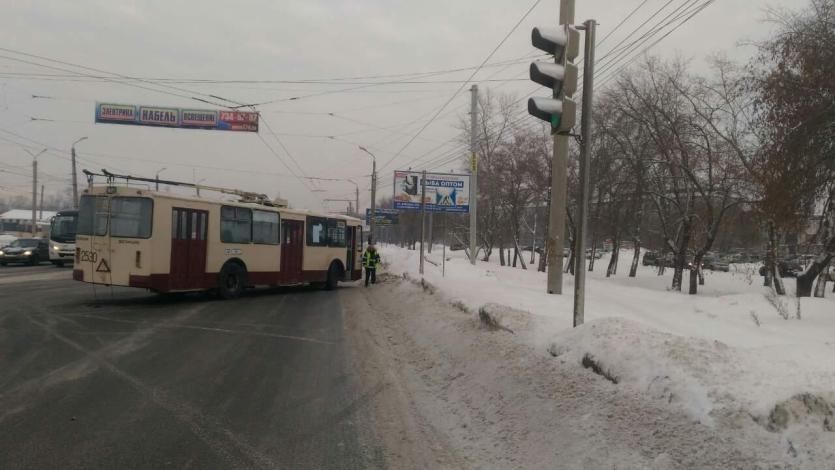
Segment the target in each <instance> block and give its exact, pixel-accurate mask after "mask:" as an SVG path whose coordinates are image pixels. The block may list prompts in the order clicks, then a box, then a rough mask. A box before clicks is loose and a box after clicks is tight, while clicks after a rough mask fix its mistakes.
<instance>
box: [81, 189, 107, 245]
mask: <svg viewBox="0 0 835 470" xmlns="http://www.w3.org/2000/svg"><path fill="white" fill-rule="evenodd" d="M108 202H109V201H108V199H107V198H106V197H104V196H81V202H80V203H79V204H78V226H77V227H76V233H77V234H80V235H97V236H102V235H105V234H107V216H108V215H109V212H110V211H109V207H108Z"/></svg>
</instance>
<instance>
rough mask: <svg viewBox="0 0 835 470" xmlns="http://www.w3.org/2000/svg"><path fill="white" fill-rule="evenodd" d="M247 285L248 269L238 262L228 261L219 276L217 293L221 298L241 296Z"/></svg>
mask: <svg viewBox="0 0 835 470" xmlns="http://www.w3.org/2000/svg"><path fill="white" fill-rule="evenodd" d="M245 286H246V269H245V268H244V267H243V266H241V265H240V264H238V263H226V264H225V265H224V266H223V269H221V270H220V274H219V275H218V277H217V293H218V295H220V298H221V299H235V298H238V297H240V296H241V294H242V293H243V291H244V287H245Z"/></svg>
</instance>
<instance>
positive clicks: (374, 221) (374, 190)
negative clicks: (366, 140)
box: [369, 157, 377, 242]
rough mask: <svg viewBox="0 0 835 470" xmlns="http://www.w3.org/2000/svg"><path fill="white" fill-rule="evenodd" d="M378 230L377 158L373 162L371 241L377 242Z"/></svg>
mask: <svg viewBox="0 0 835 470" xmlns="http://www.w3.org/2000/svg"><path fill="white" fill-rule="evenodd" d="M375 228H377V158H376V157H375V158H374V159H373V160H372V161H371V226H370V227H369V229H370V230H371V241H372V242H373V241H375V240H376V239H375V238H374V237H376V233H374V229H375Z"/></svg>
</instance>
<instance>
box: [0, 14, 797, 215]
mask: <svg viewBox="0 0 835 470" xmlns="http://www.w3.org/2000/svg"><path fill="white" fill-rule="evenodd" d="M702 2H703V0H646V1H644V0H583V1H578V2H577V3H578V6H577V12H576V13H577V14H576V20H577V22H578V23H579V22H581V21H582V20H584V19H587V18H595V19H597V20H598V22H599V23H600V26H599V29H598V42H599V49H598V52H597V57H598V70H600V71H601V72H602V74H601V75H600V77H601V78H605V71H606V66H607V63H608V66H609V70H611V71H614V70H616V69H617V66H618V65H619V64H620V63H618V62H613V61H617V60H618V59H620V58H621V54H617V53H615V54H611V55H609V56H607V55H606V54H607V52H609V51H611V49H612V48H613V47H615V46H616V45H618V44H619V43H621V41H623V40H625V39H626V41H625V42H624V43H623V44H629V43H630V42H631V41H634V40H635V39H636V38H637V37H640V36H641V35H642V34H644V32H646V31H647V30H649V29H651V28H652V27H655V26H657V24H658V22H659V21H662V20H663V19H664V18H665V17H667V15H669V14H673V15H675V13H674V12H675V11H676V9H679V8H681V9H680V10H677V11H679V12H680V11H683V10H684V9H687V8H690V7H691V6H696V5H699V4H701V3H702ZM533 3H534V0H524V1H522V0H516V1H509V0H503V1H502V0H454V1H450V0H445V1H436V0H421V1H416V0H364V1H337V0H334V1H318V2H317V1H314V0H279V1H275V0H273V1H266V0H261V1H239V2H230V1H226V2H219V1H213V0H204V1H200V2H197V1H190V2H188V1H175V0H164V1H163V0H158V1H119V0H73V1H72V2H68V1H59V0H52V1H46V0H44V1H15V0H4V1H3V15H2V16H0V48H3V49H5V50H0V194H2V195H4V196H7V195H10V194H13V193H24V194H25V193H28V192H29V191H31V179H30V177H29V175H30V174H31V167H30V165H31V157H30V156H29V155H28V154H27V153H25V151H24V150H23V148H22V147H21V146H20V145H17V144H15V143H13V142H16V143H18V144H25V145H27V146H28V148H29V150H31V151H39V149H41V148H43V145H47V146H49V148H52V149H57V150H50V151H49V152H47V153H45V154H43V155H42V156H41V157H40V158H39V165H40V169H41V175H40V176H41V178H42V179H43V181H44V183H45V184H46V187H47V192H59V191H63V190H65V189H66V188H67V187H68V185H69V172H70V164H69V147H70V144H71V143H72V142H73V141H74V140H76V139H78V138H80V137H83V136H87V137H89V139H88V140H86V141H84V142H82V143H80V144H78V146H77V150H78V154H79V157H80V158H81V162H80V165H79V166H80V167H81V168H90V169H100V168H102V167H104V168H107V169H110V170H112V171H122V172H129V173H132V174H136V175H144V176H153V174H154V173H155V172H156V171H157V170H159V169H161V168H163V167H165V168H166V170H164V171H163V173H162V175H161V177H165V178H169V179H179V180H186V181H192V179H193V178H196V179H197V180H204V179H205V181H204V184H211V185H217V186H227V187H237V188H241V189H247V190H253V191H260V192H265V193H267V194H269V195H271V196H273V195H278V194H280V195H281V196H282V197H285V198H288V199H289V200H290V202H291V204H292V205H293V206H295V207H309V208H313V209H320V208H322V207H323V204H326V205H325V206H324V207H326V208H329V209H332V210H344V209H345V203H343V202H337V203H325V202H323V200H324V199H326V198H333V199H344V198H351V199H353V192H354V186H353V185H352V184H351V183H349V182H339V181H315V180H303V179H300V178H298V176H307V177H321V178H334V179H344V178H354V179H355V181H357V182H358V183H359V184H360V189H361V191H362V192H361V204H360V205H361V207H365V206H366V205H367V203H368V200H369V198H368V193H367V188H368V186H369V184H370V183H369V178H368V175H369V174H370V171H371V168H370V157H369V156H367V155H365V154H364V153H362V152H361V151H360V150H359V149H358V148H357V146H358V145H359V144H361V145H364V146H366V147H367V148H369V149H370V150H371V151H372V152H373V153H375V154H376V156H377V160H378V163H379V166H380V167H381V168H380V181H381V187H382V186H384V185H383V183H386V182H388V181H389V180H390V179H391V171H392V170H394V169H400V168H407V167H415V168H422V166H423V165H424V164H426V162H431V163H432V164H433V166H432V167H430V169H434V170H438V171H449V170H453V169H457V168H459V167H460V164H459V163H458V162H456V161H454V160H453V158H454V157H455V156H457V155H463V154H465V153H466V152H465V150H464V149H461V145H460V144H459V142H458V141H457V140H456V137H457V136H458V134H459V130H458V129H457V127H456V124H457V122H458V121H459V120H460V119H461V117H462V116H464V115H465V114H466V112H467V111H468V107H469V103H468V101H469V93H467V92H466V90H464V91H462V92H461V93H459V95H458V96H456V97H455V98H454V99H453V100H452V101H451V102H450V103H449V105H448V107H447V108H446V109H445V110H444V112H443V113H441V115H440V117H439V119H437V120H435V121H434V122H432V124H431V125H429V126H428V127H427V128H426V129H425V130H424V131H423V133H422V134H420V136H419V137H418V138H416V139H414V141H413V142H412V143H411V144H410V145H408V146H407V147H406V148H405V149H404V148H403V147H404V145H405V144H406V143H407V142H408V141H409V140H410V139H412V138H413V137H414V136H415V135H416V133H417V131H418V130H419V129H420V128H421V127H422V126H423V125H424V124H425V123H426V122H427V121H428V119H429V118H430V117H431V116H432V115H434V114H435V113H436V112H437V111H438V109H440V107H441V106H442V105H443V104H444V103H445V102H446V101H447V100H449V99H450V98H451V97H452V96H453V94H454V93H455V92H456V90H457V89H458V88H459V87H461V86H462V82H463V81H465V80H466V79H467V78H468V77H469V76H470V75H471V73H472V71H473V70H463V71H459V72H454V73H444V74H431V75H429V74H427V75H422V76H421V75H403V76H397V77H390V78H355V79H354V78H352V77H377V76H381V75H395V74H417V73H426V72H433V71H444V70H448V69H457V68H467V67H474V66H477V65H479V64H481V62H482V61H483V60H484V59H485V58H486V57H487V56H488V54H490V52H491V51H492V50H493V49H494V48H495V47H496V46H497V45H498V44H499V42H500V41H501V40H502V38H504V37H505V35H506V34H507V33H508V32H509V31H510V30H511V29H512V28H513V26H514V25H515V24H516V23H517V22H518V20H519V19H520V18H521V17H522V16H523V15H524V14H525V12H526V11H527V10H528V9H529V8H530V7H531V5H533ZM804 3H805V2H803V1H801V0H768V1H766V0H716V1H715V2H714V3H713V4H711V5H710V6H708V7H707V8H705V9H704V11H702V12H701V13H699V14H698V15H696V16H694V17H693V18H692V19H691V20H690V21H689V22H687V23H685V24H684V25H683V26H681V27H680V28H679V29H678V30H676V31H675V32H673V33H671V34H670V35H669V36H668V37H666V38H665V39H664V40H663V41H661V42H660V43H658V44H657V45H656V46H655V47H653V48H652V49H651V53H652V54H656V55H660V56H664V57H673V56H676V55H680V56H683V57H686V58H689V59H692V60H693V67H694V68H696V69H699V70H701V69H703V68H704V58H705V57H706V56H707V55H709V54H713V53H716V52H723V53H725V54H727V55H728V56H729V57H731V58H732V59H736V60H739V61H744V60H747V59H748V58H749V57H750V56H751V54H752V53H753V49H752V48H751V47H750V46H746V45H744V43H745V42H746V41H750V40H757V39H762V38H763V37H765V36H767V35H768V34H769V31H770V29H771V25H769V24H767V23H765V22H763V19H764V17H765V13H764V9H765V8H766V7H767V6H777V7H798V6H801V5H803V4H804ZM558 4H559V2H558V1H557V0H541V1H540V2H539V3H538V4H537V6H536V7H535V8H534V9H533V11H532V12H531V13H530V15H529V16H528V17H527V18H526V19H525V20H524V21H523V22H522V23H521V25H520V26H519V27H518V28H517V29H516V30H515V31H514V32H513V33H512V34H511V35H510V37H509V38H508V39H507V41H506V42H505V43H504V44H503V45H502V47H501V48H499V49H498V51H497V52H496V53H495V54H494V56H493V57H492V58H491V59H490V61H489V62H490V63H494V62H502V61H508V60H511V59H522V58H524V57H525V56H528V55H533V54H534V53H535V49H533V48H532V46H531V45H530V31H531V28H532V27H533V26H540V25H545V26H548V25H552V24H554V23H555V22H556V19H557V5H558ZM639 6H640V7H639ZM636 8H637V9H636ZM662 8H663V9H662ZM659 9H661V10H660V12H659ZM633 11H634V15H633V16H632V17H631V18H629V19H628V20H627V21H625V22H624V23H623V24H622V25H621V26H620V27H619V28H617V29H615V27H616V26H617V25H618V23H620V22H621V20H623V19H624V18H625V17H626V16H627V15H628V14H629V13H630V12H633ZM656 13H657V14H656ZM654 14H656V16H655V17H654V18H652V19H649V18H650V17H651V16H652V15H654ZM648 19H649V21H647V20H648ZM645 21H646V25H645V26H643V27H639V26H640V25H641V24H642V23H644V22H645ZM677 24H678V22H676V23H673V24H672V25H671V27H672V26H675V25H677ZM613 30H614V32H613ZM664 31H667V30H664ZM609 33H611V36H609V37H608V38H606V39H605V40H603V38H604V37H606V35H608V34H609ZM630 34H632V36H631V37H630ZM661 34H663V32H662V33H661ZM657 37H660V34H659V35H658V36H655V38H657ZM651 42H652V41H650V42H648V43H646V45H648V44H649V43H651ZM20 52H24V53H28V54H33V55H37V56H41V57H43V58H35V57H27V56H23V55H20V54H19V53H20ZM44 58H48V59H54V60H59V61H62V62H65V64H62V63H58V62H48V61H46V60H45V59H44ZM627 58H628V57H627ZM36 64H40V65H36ZM68 64H72V65H68ZM42 65H47V66H49V67H52V68H46V67H43V66H42ZM78 66H85V67H90V68H94V69H100V70H103V71H107V72H111V73H115V74H120V75H123V76H125V75H127V76H132V77H143V78H149V79H158V78H168V79H185V80H194V79H198V80H206V79H207V80H227V81H228V80H251V81H260V82H261V83H216V82H215V83H182V82H178V83H172V82H166V85H168V86H172V87H177V88H179V89H180V90H179V91H177V90H173V89H171V88H163V87H161V86H159V85H158V84H148V83H147V82H141V83H140V82H133V83H134V85H137V84H138V85H141V86H146V87H149V88H155V89H158V90H161V91H162V92H154V91H149V90H145V89H141V88H137V87H133V86H129V85H126V84H125V83H124V82H123V81H122V80H121V79H119V80H118V81H119V82H120V83H115V82H114V81H113V80H109V81H106V80H102V79H100V78H91V77H90V75H94V76H102V75H103V74H102V73H100V72H94V71H91V70H90V69H82V68H78ZM527 70H528V62H527V61H524V62H523V61H520V62H518V63H512V64H509V65H501V66H488V67H485V68H483V69H482V70H480V71H479V73H478V74H477V75H476V76H475V78H474V80H473V81H474V83H478V84H479V87H480V88H481V89H484V88H491V89H495V90H496V91H497V92H504V93H513V94H516V95H518V96H519V97H520V98H521V97H523V96H525V95H527V94H528V93H530V92H531V91H532V90H534V89H535V88H536V85H534V84H532V83H531V82H529V81H528V80H527ZM345 78H351V79H350V80H339V79H345ZM334 79H337V80H334ZM506 79H511V80H506ZM293 80H329V82H328V83H324V84H323V83H316V84H310V83H282V82H281V81H293ZM396 80H400V81H407V82H408V83H389V84H385V85H369V84H370V83H371V82H375V81H389V82H391V81H396ZM500 80H505V81H500ZM416 81H420V82H435V83H414V82H416ZM264 82H266V83H264ZM469 86H470V85H469V84H467V85H466V86H465V88H466V89H468V88H469ZM351 88H353V89H351ZM345 89H349V90H347V91H344V90H345ZM325 91H330V92H331V93H327V94H321V93H323V92H325ZM543 91H544V89H543ZM209 94H212V95H216V96H220V97H223V98H226V99H230V100H234V101H237V102H241V103H263V102H271V103H269V104H264V105H261V106H258V109H259V111H260V112H261V113H262V117H263V121H264V122H262V125H261V132H260V137H259V135H256V134H253V133H234V132H220V131H202V130H185V129H161V128H147V127H139V126H117V125H107V124H94V123H93V117H94V105H95V102H96V101H101V102H115V103H129V104H147V105H159V106H175V107H192V108H194V107H198V108H212V106H211V105H207V104H205V103H199V102H197V101H194V100H192V99H190V98H189V97H191V96H197V97H203V98H206V95H209ZM542 94H543V95H545V94H547V93H542ZM33 95H34V97H33ZM176 95H183V96H176ZM309 95H318V96H309ZM293 97H299V99H295V100H289V99H290V98H293ZM519 108H520V109H519V113H520V116H521V115H523V114H524V113H525V112H526V111H525V103H524V102H520V104H519ZM328 113H333V115H330V114H328ZM33 118H34V119H35V120H33ZM265 124H266V125H265ZM267 126H269V128H271V129H273V130H274V131H275V133H276V134H277V135H272V134H271V133H270V132H269V131H268V128H267ZM9 132H12V133H14V134H17V135H14V134H10V133H9ZM330 137H333V138H330ZM26 139H30V140H26ZM262 139H263V140H262ZM12 141H13V142H12ZM283 147H286V149H287V151H289V152H290V154H291V156H288V155H287V153H286V151H285V150H284V148H283ZM401 149H402V152H401V153H400V154H399V155H398V156H397V157H396V158H394V157H395V155H397V153H398V152H400V151H401ZM392 159H393V160H392ZM294 160H295V161H294ZM390 161H391V162H390ZM389 162H390V163H389ZM439 164H440V166H436V165H439ZM79 183H80V184H83V181H82V180H80V182H79ZM389 191H391V186H390V185H389V186H388V187H386V188H384V189H383V188H381V191H380V192H381V193H382V194H387V193H388V192H389Z"/></svg>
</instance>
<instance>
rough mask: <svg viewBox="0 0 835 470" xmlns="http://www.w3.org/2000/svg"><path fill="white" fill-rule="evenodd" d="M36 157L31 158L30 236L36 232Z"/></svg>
mask: <svg viewBox="0 0 835 470" xmlns="http://www.w3.org/2000/svg"><path fill="white" fill-rule="evenodd" d="M37 210H38V157H37V156H35V158H33V159H32V236H33V237H34V236H36V234H37V232H38V220H37Z"/></svg>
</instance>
